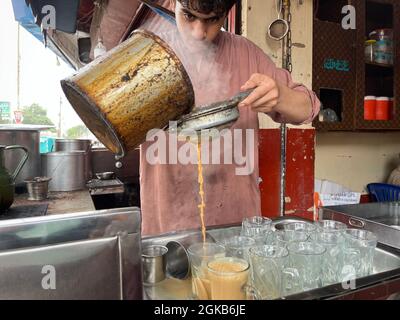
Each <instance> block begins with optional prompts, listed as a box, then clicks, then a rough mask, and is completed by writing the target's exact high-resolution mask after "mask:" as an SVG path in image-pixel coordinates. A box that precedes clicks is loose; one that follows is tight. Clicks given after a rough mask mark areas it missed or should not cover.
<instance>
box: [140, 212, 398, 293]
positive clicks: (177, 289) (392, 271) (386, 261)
mask: <svg viewBox="0 0 400 320" xmlns="http://www.w3.org/2000/svg"><path fill="white" fill-rule="evenodd" d="M293 220H296V221H298V220H302V219H300V218H293V217H291V218H279V219H277V220H274V222H273V225H276V224H281V223H286V222H289V221H293ZM240 230H241V228H240V226H224V227H218V228H213V229H210V230H208V233H209V234H210V235H211V236H212V237H213V238H214V239H215V240H216V241H217V242H218V241H221V240H222V239H224V238H227V237H231V236H234V235H238V234H240ZM195 233H199V231H197V230H195V231H185V232H177V233H172V234H167V235H161V236H157V237H149V238H144V239H143V240H142V245H143V246H147V245H153V244H161V245H165V244H166V243H167V242H169V241H171V240H180V239H182V238H185V237H187V236H190V235H193V234H195ZM376 286H384V289H383V290H384V293H382V290H378V291H377V290H375V288H376ZM365 292H366V293H365ZM371 292H373V293H374V294H375V292H379V298H382V297H384V298H386V297H387V296H390V295H393V294H397V293H398V292H400V250H399V249H396V248H393V247H389V246H385V245H383V244H381V243H379V244H378V247H377V249H376V252H375V257H374V270H373V274H372V275H370V276H368V277H365V278H362V279H357V280H356V287H355V288H352V289H344V288H343V287H342V285H341V284H338V285H332V286H329V287H323V288H319V289H316V290H312V291H309V292H304V293H300V294H296V295H293V296H291V297H285V298H283V299H299V300H302V299H339V298H340V299H346V298H349V297H350V298H351V297H357V294H361V295H364V296H365V295H366V294H367V295H369V297H370V298H377V297H376V296H373V295H372V296H371ZM144 298H145V299H148V300H187V299H190V298H191V280H190V279H187V280H177V279H171V278H167V279H166V280H164V281H162V282H160V283H158V284H156V285H144Z"/></svg>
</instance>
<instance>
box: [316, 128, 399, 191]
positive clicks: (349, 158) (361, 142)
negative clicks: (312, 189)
mask: <svg viewBox="0 0 400 320" xmlns="http://www.w3.org/2000/svg"><path fill="white" fill-rule="evenodd" d="M399 154H400V132H395V133H377V132H374V133H357V132H336V133H334V132H330V133H318V134H317V147H316V178H318V179H327V180H331V181H334V182H336V183H339V184H341V185H344V186H345V187H347V188H349V189H351V190H353V191H357V192H363V191H364V189H365V187H366V185H367V184H368V183H371V182H386V180H387V179H388V177H389V175H390V173H391V172H392V171H393V170H394V169H395V168H396V167H397V166H398V165H400V160H399Z"/></svg>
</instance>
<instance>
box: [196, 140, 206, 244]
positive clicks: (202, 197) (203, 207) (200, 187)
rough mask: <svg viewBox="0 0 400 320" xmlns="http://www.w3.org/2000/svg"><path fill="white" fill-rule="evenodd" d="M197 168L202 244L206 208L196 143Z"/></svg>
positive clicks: (199, 152) (201, 167) (200, 163)
mask: <svg viewBox="0 0 400 320" xmlns="http://www.w3.org/2000/svg"><path fill="white" fill-rule="evenodd" d="M197 160H198V161H197V162H198V164H197V166H198V170H197V172H198V182H199V196H200V204H199V205H198V208H199V214H200V221H201V233H202V235H203V242H206V225H205V219H204V210H205V208H206V203H205V201H204V178H203V163H202V160H201V142H200V141H199V142H198V143H197Z"/></svg>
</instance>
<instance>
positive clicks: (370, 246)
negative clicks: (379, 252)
mask: <svg viewBox="0 0 400 320" xmlns="http://www.w3.org/2000/svg"><path fill="white" fill-rule="evenodd" d="M345 242H346V243H345V251H344V268H346V269H348V270H350V269H351V268H353V269H354V272H355V276H356V277H357V278H361V277H366V276H368V275H370V274H371V273H372V272H373V266H374V253H375V248H376V246H377V244H378V239H377V237H376V235H375V234H374V233H372V232H370V231H367V230H359V229H348V230H347V231H346V234H345Z"/></svg>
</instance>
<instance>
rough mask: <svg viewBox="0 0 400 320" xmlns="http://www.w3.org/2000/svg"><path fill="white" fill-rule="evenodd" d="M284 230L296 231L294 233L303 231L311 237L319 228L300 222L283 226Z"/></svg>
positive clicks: (312, 224)
mask: <svg viewBox="0 0 400 320" xmlns="http://www.w3.org/2000/svg"><path fill="white" fill-rule="evenodd" d="M283 230H294V231H303V232H307V234H308V235H309V236H310V235H311V234H313V233H314V232H316V230H317V226H316V225H315V224H314V223H312V222H306V221H299V222H290V223H287V224H284V225H283Z"/></svg>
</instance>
